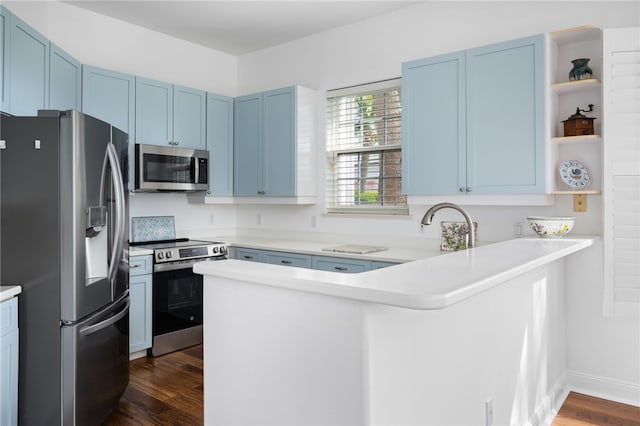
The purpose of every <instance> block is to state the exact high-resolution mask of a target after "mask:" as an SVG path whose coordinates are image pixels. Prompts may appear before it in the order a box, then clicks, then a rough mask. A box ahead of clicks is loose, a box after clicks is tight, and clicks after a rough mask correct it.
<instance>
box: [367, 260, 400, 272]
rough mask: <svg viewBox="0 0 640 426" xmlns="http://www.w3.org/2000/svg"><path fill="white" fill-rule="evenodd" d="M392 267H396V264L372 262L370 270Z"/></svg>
mask: <svg viewBox="0 0 640 426" xmlns="http://www.w3.org/2000/svg"><path fill="white" fill-rule="evenodd" d="M393 265H397V263H392V262H379V261H372V262H371V269H372V270H373V269H380V268H386V267H388V266H393Z"/></svg>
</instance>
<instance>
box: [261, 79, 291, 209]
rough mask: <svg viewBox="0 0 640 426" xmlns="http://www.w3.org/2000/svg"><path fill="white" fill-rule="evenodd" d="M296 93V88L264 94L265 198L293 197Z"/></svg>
mask: <svg viewBox="0 0 640 426" xmlns="http://www.w3.org/2000/svg"><path fill="white" fill-rule="evenodd" d="M295 99H296V92H295V87H287V88H284V89H278V90H272V91H269V92H265V93H264V95H263V102H264V106H263V108H264V111H263V114H264V123H263V126H264V133H263V134H264V140H263V150H262V154H263V163H264V170H263V187H262V190H263V191H264V195H268V196H275V197H284V196H293V195H295V194H296V138H295V128H296V110H295V108H296V103H295Z"/></svg>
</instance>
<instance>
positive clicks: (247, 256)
mask: <svg viewBox="0 0 640 426" xmlns="http://www.w3.org/2000/svg"><path fill="white" fill-rule="evenodd" d="M234 258H235V259H238V260H247V261H249V262H262V250H254V249H246V248H236V249H235V257H234Z"/></svg>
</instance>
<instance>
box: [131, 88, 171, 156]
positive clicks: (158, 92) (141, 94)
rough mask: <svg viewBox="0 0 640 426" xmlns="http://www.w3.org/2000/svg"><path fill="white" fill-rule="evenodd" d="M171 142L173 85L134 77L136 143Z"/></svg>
mask: <svg viewBox="0 0 640 426" xmlns="http://www.w3.org/2000/svg"><path fill="white" fill-rule="evenodd" d="M172 142H173V85H172V84H169V83H163V82H160V81H154V80H149V79H146V78H141V77H136V143H144V144H152V145H172Z"/></svg>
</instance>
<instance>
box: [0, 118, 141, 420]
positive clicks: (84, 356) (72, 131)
mask: <svg viewBox="0 0 640 426" xmlns="http://www.w3.org/2000/svg"><path fill="white" fill-rule="evenodd" d="M0 120H1V121H0V135H1V138H0V139H1V140H2V142H0V179H1V180H0V188H1V192H0V197H1V209H0V214H1V216H0V224H1V226H0V236H1V238H0V239H1V246H0V250H1V251H0V278H1V282H2V284H21V285H22V294H20V295H19V298H18V321H19V322H18V325H19V336H20V345H19V351H20V355H19V379H18V422H19V424H20V425H21V426H29V425H37V426H42V425H56V424H60V425H65V426H67V425H82V426H85V425H98V424H101V423H102V422H103V421H104V420H105V419H106V418H107V417H108V415H109V413H110V412H111V411H112V409H113V408H115V407H116V406H117V404H118V401H119V399H120V397H121V396H122V394H123V392H124V390H125V388H126V387H127V384H128V381H129V367H128V361H129V358H128V354H129V290H128V287H129V283H128V253H127V250H126V247H125V246H124V242H125V236H126V235H128V207H127V194H128V193H127V191H126V187H127V182H128V176H127V170H128V167H127V163H128V154H127V152H128V149H127V144H128V136H127V134H126V133H124V132H122V131H120V130H118V129H116V128H114V127H112V126H111V125H109V124H108V123H105V122H103V121H100V120H98V119H95V118H93V117H90V116H88V115H84V114H82V113H80V112H77V111H39V112H38V116H37V117H13V116H6V115H3V116H2V117H0Z"/></svg>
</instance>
